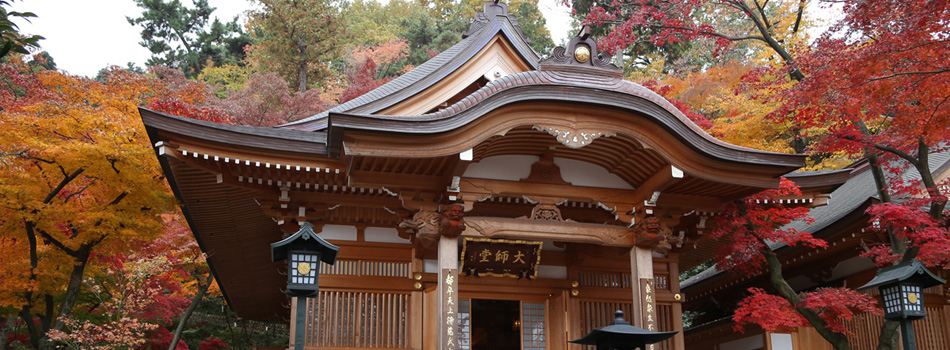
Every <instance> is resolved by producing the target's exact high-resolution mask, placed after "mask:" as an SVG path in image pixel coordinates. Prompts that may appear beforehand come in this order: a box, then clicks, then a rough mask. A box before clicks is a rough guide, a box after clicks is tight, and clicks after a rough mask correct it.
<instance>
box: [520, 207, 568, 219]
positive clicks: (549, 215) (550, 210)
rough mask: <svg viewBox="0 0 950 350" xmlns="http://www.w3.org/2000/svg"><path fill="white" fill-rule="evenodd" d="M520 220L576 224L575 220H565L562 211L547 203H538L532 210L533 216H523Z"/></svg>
mask: <svg viewBox="0 0 950 350" xmlns="http://www.w3.org/2000/svg"><path fill="white" fill-rule="evenodd" d="M519 219H529V220H542V221H565V222H574V220H570V219H564V217H562V216H561V209H559V208H558V207H557V205H554V204H545V203H538V205H536V206H534V208H533V209H531V216H522V217H519Z"/></svg>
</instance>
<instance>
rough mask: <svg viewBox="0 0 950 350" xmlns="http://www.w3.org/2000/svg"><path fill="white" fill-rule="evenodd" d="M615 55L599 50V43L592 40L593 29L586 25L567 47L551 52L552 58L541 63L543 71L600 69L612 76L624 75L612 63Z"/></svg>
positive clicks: (557, 48)
mask: <svg viewBox="0 0 950 350" xmlns="http://www.w3.org/2000/svg"><path fill="white" fill-rule="evenodd" d="M612 57H613V55H611V54H609V53H607V52H602V51H599V50H598V49H597V42H596V41H595V40H593V39H592V38H591V28H590V26H589V25H584V27H582V28H581V30H580V31H579V32H578V33H577V35H576V36H574V38H573V39H571V41H570V42H568V43H567V47H566V48H565V47H563V46H558V47H555V48H554V50H552V51H551V57H548V58H547V59H545V60H543V61H541V70H553V69H557V68H560V67H558V66H561V67H563V66H574V67H591V68H598V69H601V70H604V71H607V72H611V73H610V75H618V76H622V75H623V69H622V68H620V67H617V66H616V65H614V64H613V63H611V58H612Z"/></svg>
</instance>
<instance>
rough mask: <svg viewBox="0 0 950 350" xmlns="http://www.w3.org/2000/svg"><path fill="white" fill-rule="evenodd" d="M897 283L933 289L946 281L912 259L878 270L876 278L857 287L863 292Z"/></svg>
mask: <svg viewBox="0 0 950 350" xmlns="http://www.w3.org/2000/svg"><path fill="white" fill-rule="evenodd" d="M899 282H909V283H914V284H918V285H920V286H921V288H927V287H933V286H937V285H941V284H944V283H947V281H945V280H943V279H942V278H940V277H937V276H936V275H934V274H933V273H932V272H930V270H928V269H927V267H926V266H924V264H922V263H921V262H920V261H919V260H917V259H914V260H911V261H907V262H902V263H900V264H897V265H894V266H889V267H885V268H883V269H880V270H878V271H877V276H874V279H872V280H871V281H870V282H868V283H867V284H865V285H863V286H861V287H859V288H858V290H865V289H870V288H874V287H880V286H884V285H888V284H894V283H899Z"/></svg>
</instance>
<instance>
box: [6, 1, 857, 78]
mask: <svg viewBox="0 0 950 350" xmlns="http://www.w3.org/2000/svg"><path fill="white" fill-rule="evenodd" d="M382 1H388V0H382ZM182 2H183V3H185V4H189V3H190V1H189V0H183V1H182ZM208 2H209V4H210V5H211V6H212V7H215V8H216V10H215V11H214V13H213V14H212V15H213V16H216V17H218V18H220V19H222V20H223V21H229V20H231V19H232V18H234V16H237V15H242V14H243V13H244V12H246V11H248V10H250V9H251V8H252V5H251V3H250V1H248V0H209V1H208ZM538 7H539V8H540V10H541V13H542V15H544V18H545V22H546V23H547V27H548V30H549V31H550V32H551V39H553V40H554V43H555V44H558V45H562V44H564V43H566V42H567V40H566V39H567V38H568V36H569V35H570V34H572V33H569V32H570V30H571V16H570V10H569V9H568V8H567V7H565V6H563V5H560V1H559V0H540V3H539V6H538ZM811 8H812V9H816V8H817V10H818V11H819V13H816V14H815V15H816V16H817V17H819V18H826V19H833V18H834V17H835V16H836V15H838V14H840V9H832V10H828V9H821V8H820V7H818V6H812V7H811ZM12 9H13V10H14V11H30V12H33V13H35V14H36V15H37V17H36V18H33V19H31V21H30V23H26V22H23V21H20V20H15V21H16V22H17V24H18V25H19V26H20V32H21V33H27V34H35V35H41V36H43V37H45V38H46V39H44V40H41V41H40V46H41V48H42V50H46V51H47V52H49V54H50V55H51V56H53V60H54V61H55V62H56V65H57V67H58V68H59V69H61V70H64V71H66V72H69V73H70V74H77V75H85V76H90V77H92V76H95V75H96V73H98V72H99V70H100V69H102V68H105V67H107V66H110V65H119V66H125V65H126V64H127V63H128V62H135V63H136V64H137V65H138V66H144V63H145V61H146V60H148V58H149V57H150V56H151V54H150V53H149V51H148V50H147V49H146V48H145V47H142V46H141V45H139V41H141V36H140V34H139V33H140V31H141V28H139V27H134V26H132V25H131V24H129V22H128V21H127V20H126V17H127V16H129V17H138V16H139V15H141V13H142V11H141V9H140V8H139V7H138V6H136V5H135V2H134V1H133V0H14V2H13V6H12ZM823 29H824V28H821V27H819V28H814V29H813V30H814V31H815V32H814V33H811V34H812V37H815V36H817V34H818V33H820V32H821V31H823Z"/></svg>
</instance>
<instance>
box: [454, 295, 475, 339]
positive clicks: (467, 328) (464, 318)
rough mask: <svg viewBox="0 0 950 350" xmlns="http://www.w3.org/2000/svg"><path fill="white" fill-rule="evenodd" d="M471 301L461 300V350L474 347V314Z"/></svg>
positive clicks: (459, 311) (459, 334) (459, 315)
mask: <svg viewBox="0 0 950 350" xmlns="http://www.w3.org/2000/svg"><path fill="white" fill-rule="evenodd" d="M471 307H472V304H471V301H469V300H459V310H458V317H459V321H458V325H459V329H458V333H457V334H458V343H459V350H469V349H471V346H472V313H471Z"/></svg>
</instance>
